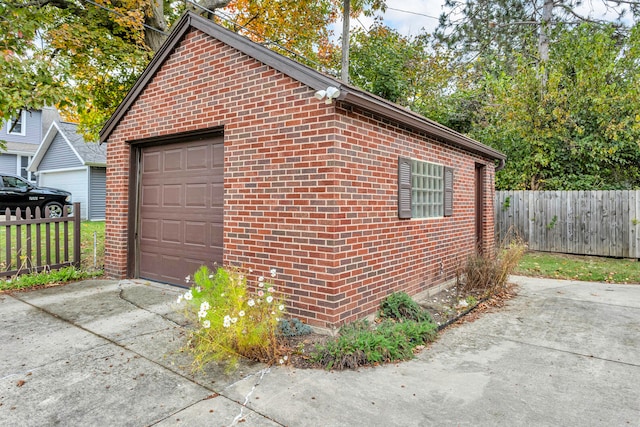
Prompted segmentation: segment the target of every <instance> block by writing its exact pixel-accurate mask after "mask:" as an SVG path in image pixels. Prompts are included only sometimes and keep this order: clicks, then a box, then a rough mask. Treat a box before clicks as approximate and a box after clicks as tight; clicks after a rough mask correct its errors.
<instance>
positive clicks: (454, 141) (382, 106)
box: [341, 89, 507, 162]
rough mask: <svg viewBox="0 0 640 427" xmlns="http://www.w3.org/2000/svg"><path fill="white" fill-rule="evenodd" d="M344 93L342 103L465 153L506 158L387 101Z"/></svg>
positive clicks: (369, 96) (491, 157) (350, 92)
mask: <svg viewBox="0 0 640 427" xmlns="http://www.w3.org/2000/svg"><path fill="white" fill-rule="evenodd" d="M345 92H346V93H345V96H344V97H341V98H342V100H343V101H344V102H346V103H349V104H352V105H355V106H358V107H360V108H363V109H365V110H367V111H370V112H372V113H376V114H378V115H380V116H382V117H386V118H388V119H391V120H393V121H396V122H399V123H403V124H406V125H408V126H410V127H412V128H414V129H416V130H419V131H422V132H425V133H426V134H428V135H431V136H432V137H435V138H437V139H438V140H440V141H443V142H444V143H446V144H448V145H452V146H455V147H458V148H462V149H464V150H465V151H469V152H472V153H475V154H478V155H480V156H482V157H486V158H489V159H492V160H499V161H501V162H504V161H505V160H506V158H507V157H506V156H505V155H504V154H503V153H501V152H500V151H498V150H494V149H493V148H491V147H489V146H487V145H484V144H482V143H480V142H478V141H476V140H474V139H471V138H469V137H467V136H465V135H463V134H461V133H458V132H456V131H454V130H452V129H449V128H448V127H446V126H443V125H441V124H440V123H438V122H435V121H433V120H429V119H427V118H425V117H422V116H420V115H419V114H416V113H414V112H413V111H410V110H407V109H405V108H403V107H401V106H399V105H397V104H392V103H390V102H388V101H384V100H382V99H377V98H376V97H373V96H371V95H369V94H362V93H359V92H357V91H349V90H348V89H347V90H345Z"/></svg>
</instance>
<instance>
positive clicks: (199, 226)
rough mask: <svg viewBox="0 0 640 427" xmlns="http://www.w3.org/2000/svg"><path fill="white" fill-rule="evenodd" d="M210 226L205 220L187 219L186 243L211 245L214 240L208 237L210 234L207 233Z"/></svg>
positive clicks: (185, 226)
mask: <svg viewBox="0 0 640 427" xmlns="http://www.w3.org/2000/svg"><path fill="white" fill-rule="evenodd" d="M208 228H209V227H208V224H207V223H206V222H203V221H198V222H196V221H185V224H184V243H185V244H186V245H195V246H207V245H209V246H210V245H211V244H212V242H211V241H210V240H209V238H208V237H209V236H210V234H209V233H207V230H208Z"/></svg>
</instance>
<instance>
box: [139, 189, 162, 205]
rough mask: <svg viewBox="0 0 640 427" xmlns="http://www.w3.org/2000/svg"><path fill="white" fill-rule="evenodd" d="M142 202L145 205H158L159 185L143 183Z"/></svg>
mask: <svg viewBox="0 0 640 427" xmlns="http://www.w3.org/2000/svg"><path fill="white" fill-rule="evenodd" d="M141 193H142V197H141V199H142V204H143V205H144V206H146V207H151V206H160V200H161V198H160V186H159V185H145V186H143V187H142V191H141Z"/></svg>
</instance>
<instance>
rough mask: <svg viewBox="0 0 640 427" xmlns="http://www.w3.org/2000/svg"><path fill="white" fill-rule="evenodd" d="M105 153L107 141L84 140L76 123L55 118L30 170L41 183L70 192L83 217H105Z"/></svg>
mask: <svg viewBox="0 0 640 427" xmlns="http://www.w3.org/2000/svg"><path fill="white" fill-rule="evenodd" d="M106 157H107V156H106V147H105V146H104V144H102V145H101V144H98V143H88V142H85V141H84V138H83V137H82V136H81V135H79V134H78V133H77V125H76V124H74V123H66V122H53V123H51V126H50V127H49V130H48V131H47V133H46V135H45V137H44V139H43V140H42V143H41V144H40V146H39V148H38V150H37V151H36V152H35V153H34V156H33V160H32V161H31V163H30V165H29V167H28V171H29V172H30V173H31V174H32V175H34V176H36V177H37V183H38V185H39V186H42V187H54V188H59V189H61V190H67V191H69V192H71V194H72V196H71V197H72V199H73V202H80V217H81V218H82V219H83V220H84V219H88V220H104V219H105V198H106V166H107V162H106Z"/></svg>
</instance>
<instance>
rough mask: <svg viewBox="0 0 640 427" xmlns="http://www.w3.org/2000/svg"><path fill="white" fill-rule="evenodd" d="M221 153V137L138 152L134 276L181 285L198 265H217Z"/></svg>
mask: <svg viewBox="0 0 640 427" xmlns="http://www.w3.org/2000/svg"><path fill="white" fill-rule="evenodd" d="M223 154H224V148H223V143H222V138H219V139H216V140H208V141H197V142H196V141H194V142H189V143H178V144H169V145H160V146H154V147H146V148H143V149H142V156H141V161H142V162H143V164H142V165H141V170H142V171H143V173H142V174H141V188H142V195H141V196H142V197H141V199H140V206H139V213H140V229H141V233H140V239H139V257H138V260H139V275H140V277H144V278H147V279H151V280H158V281H162V282H167V283H173V284H177V285H184V277H185V276H187V275H189V274H193V273H194V272H195V271H196V270H197V269H198V268H199V267H200V266H201V265H203V264H206V265H212V264H213V263H214V262H216V263H218V264H222V259H223V258H222V256H223V245H222V240H223V216H222V215H223V205H224V188H223V182H224V177H223V167H222V165H223V162H224V156H223ZM147 159H150V161H151V162H152V166H151V167H147V165H146V164H144V162H145V161H146V160H147ZM156 161H157V164H156ZM216 164H217V165H216ZM156 189H158V190H156Z"/></svg>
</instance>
